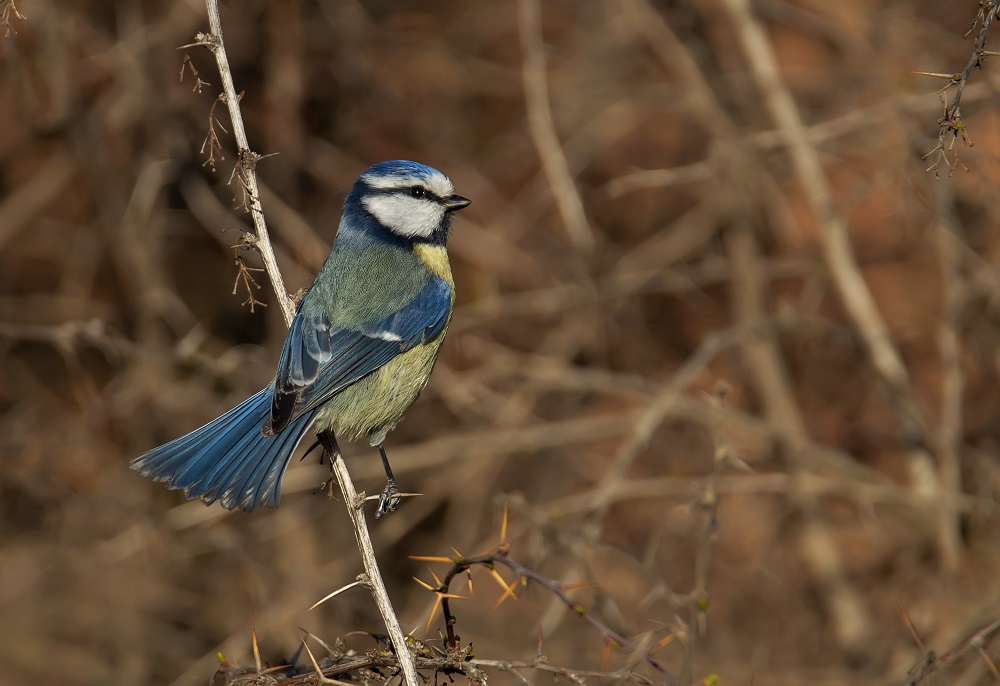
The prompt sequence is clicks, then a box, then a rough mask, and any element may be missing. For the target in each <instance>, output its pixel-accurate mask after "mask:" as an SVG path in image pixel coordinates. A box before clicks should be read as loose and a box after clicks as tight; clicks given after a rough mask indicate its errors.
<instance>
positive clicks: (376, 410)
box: [130, 160, 471, 518]
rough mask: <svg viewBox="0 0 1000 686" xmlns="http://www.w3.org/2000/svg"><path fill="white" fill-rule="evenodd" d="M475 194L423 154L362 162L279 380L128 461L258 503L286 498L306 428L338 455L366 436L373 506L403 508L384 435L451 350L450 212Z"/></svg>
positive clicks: (145, 471)
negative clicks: (379, 475) (343, 445)
mask: <svg viewBox="0 0 1000 686" xmlns="http://www.w3.org/2000/svg"><path fill="white" fill-rule="evenodd" d="M470 203H471V201H470V200H469V199H467V198H464V197H462V196H460V195H456V194H455V190H454V186H453V185H452V182H451V180H450V179H449V178H448V177H447V176H445V175H444V174H443V173H441V172H440V171H438V170H437V169H434V168H433V167H429V166H427V165H425V164H421V163H419V162H412V161H409V160H388V161H385V162H380V163H378V164H375V165H373V166H371V167H369V168H368V169H367V170H365V171H364V172H363V173H362V174H361V176H360V178H359V179H358V180H357V182H356V183H355V184H354V187H353V189H352V190H351V192H350V193H349V194H348V195H347V198H346V200H345V201H344V211H343V214H342V215H341V219H340V225H339V228H338V229H337V234H336V237H335V239H334V243H333V247H332V249H331V251H330V254H329V256H328V257H327V259H326V261H325V263H324V264H323V266H322V268H321V269H320V270H319V273H318V274H317V275H316V278H315V280H314V281H313V283H312V285H311V286H310V287H309V290H308V291H307V292H306V293H305V295H304V296H303V297H302V299H301V300H300V301H299V303H298V305H297V307H296V310H295V316H294V318H293V319H292V323H291V325H290V326H289V330H288V335H287V337H286V338H285V342H284V345H283V347H282V350H281V355H280V357H279V359H278V368H277V371H276V373H275V376H274V379H273V380H272V381H271V383H269V384H268V385H267V387H266V388H263V389H262V390H260V391H258V392H257V393H255V394H254V395H252V396H251V397H249V398H247V399H246V400H244V401H243V402H242V403H240V404H239V405H237V406H236V407H234V408H233V409H231V410H229V411H228V412H226V413H225V414H223V415H222V416H221V417H218V418H217V419H214V420H212V421H210V422H209V423H207V424H205V425H204V426H202V427H201V428H199V429H195V430H194V431H192V432H191V433H189V434H187V435H185V436H181V437H180V438H177V439H174V440H173V441H170V442H169V443H165V444H164V445H161V446H159V447H157V448H153V449H152V450H150V451H148V452H146V453H143V454H142V455H140V456H139V457H137V458H135V459H133V460H132V461H131V463H130V467H131V468H132V469H134V470H136V471H137V472H139V473H140V474H141V475H143V476H145V477H148V478H150V479H153V480H154V481H160V482H165V483H166V486H167V488H170V489H183V491H184V493H185V495H186V496H187V497H188V498H189V499H195V498H200V499H201V500H203V501H205V503H206V504H209V505H210V504H212V503H214V502H216V501H218V502H219V503H220V504H221V505H222V506H223V507H225V508H226V509H229V510H236V509H241V510H244V511H247V512H249V511H251V510H253V509H254V508H256V507H259V506H267V507H277V505H278V503H279V500H280V491H281V480H282V477H283V476H284V473H285V470H286V468H287V467H288V463H289V461H290V460H291V458H292V454H293V453H294V452H295V449H296V447H297V446H298V445H299V443H300V442H301V441H302V439H303V438H304V437H306V436H307V435H308V434H309V433H310V431H311V432H312V433H314V434H315V437H316V440H317V442H318V443H319V444H321V445H322V446H323V449H324V451H325V454H328V455H330V456H331V457H332V455H333V454H335V453H339V450H340V449H339V447H338V445H337V435H338V434H341V435H343V434H346V435H348V436H350V437H351V438H353V439H359V438H361V437H367V439H368V442H369V444H370V445H371V446H372V447H374V448H377V449H378V452H379V456H380V457H381V459H382V465H383V468H384V469H385V474H386V485H385V488H384V489H383V491H382V494H381V496H380V498H379V502H378V507H377V509H376V512H375V516H376V518H381V517H382V516H384V515H385V514H387V513H388V512H392V511H393V510H395V509H396V508H397V507H398V505H399V502H400V498H401V496H400V492H399V488H398V485H397V482H396V479H395V477H394V476H393V474H392V469H391V467H390V465H389V458H388V456H387V455H386V452H385V441H386V436H387V435H388V434H389V432H390V431H392V430H393V429H394V428H395V426H396V424H397V423H398V422H399V421H400V420H401V419H402V417H403V415H404V413H405V412H406V410H407V409H408V408H409V407H410V405H412V404H413V403H414V402H415V401H416V399H417V396H419V395H420V392H421V391H422V390H423V389H424V387H425V386H426V384H427V381H428V378H429V377H430V374H431V370H432V369H433V368H434V364H435V362H436V361H437V357H438V353H439V352H440V350H441V344H442V342H443V341H444V337H445V333H446V332H447V330H448V325H449V323H450V322H451V315H452V311H453V309H454V304H455V281H454V278H453V277H452V272H451V265H450V262H449V259H448V253H447V238H448V233H449V231H450V229H451V226H452V221H453V217H454V213H455V212H456V211H458V210H461V209H462V208H464V207H467V206H468V205H469V204H470ZM313 447H315V445H314V446H313Z"/></svg>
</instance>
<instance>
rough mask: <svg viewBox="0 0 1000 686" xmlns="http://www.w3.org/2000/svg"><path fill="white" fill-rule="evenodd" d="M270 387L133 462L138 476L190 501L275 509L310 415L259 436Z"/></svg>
mask: <svg viewBox="0 0 1000 686" xmlns="http://www.w3.org/2000/svg"><path fill="white" fill-rule="evenodd" d="M271 395H272V392H271V387H270V386H269V387H267V388H265V389H263V390H262V391H260V392H258V393H257V394H255V395H253V396H251V397H250V398H247V399H246V400H244V401H243V402H242V403H240V404H239V405H237V406H236V407H234V408H233V409H232V410H230V411H229V412H227V413H226V414H224V415H222V416H221V417H219V418H218V419H214V420H212V421H211V422H209V423H208V424H206V425H205V426H203V427H201V428H200V429H195V430H194V431H192V432H191V433H189V434H187V435H186V436H181V437H180V438H177V439H175V440H173V441H171V442H170V443H167V444H165V445H161V446H160V447H158V448H154V449H153V450H150V451H149V452H147V453H144V454H143V455H140V456H139V457H137V458H135V459H134V460H132V462H131V464H130V466H131V467H132V469H134V470H136V471H137V472H139V473H140V474H142V475H143V476H146V477H149V478H150V479H153V480H155V481H165V482H166V483H167V487H168V488H173V489H184V494H185V495H187V497H189V498H201V499H202V500H204V501H205V502H206V503H209V504H211V503H213V502H215V501H216V500H219V501H221V503H222V506H223V507H225V508H226V509H229V510H235V509H236V508H240V509H242V510H246V511H247V512H249V511H250V510H252V509H253V508H255V507H258V506H260V505H267V506H268V507H276V506H277V505H278V501H279V499H280V497H281V479H282V477H283V476H284V474H285V469H286V468H287V467H288V462H289V460H291V458H292V453H294V452H295V448H296V447H297V446H298V444H299V441H300V440H301V439H302V436H303V435H304V434H305V432H306V430H307V429H308V428H309V424H310V423H311V422H312V419H313V415H314V414H315V412H308V413H306V414H304V415H303V416H301V417H298V418H297V419H296V420H295V421H293V422H292V423H291V424H289V425H288V426H286V427H285V428H284V430H282V431H281V432H280V433H279V434H277V435H272V436H266V437H265V436H262V435H261V428H262V427H263V426H264V422H266V421H267V419H268V417H270V415H271Z"/></svg>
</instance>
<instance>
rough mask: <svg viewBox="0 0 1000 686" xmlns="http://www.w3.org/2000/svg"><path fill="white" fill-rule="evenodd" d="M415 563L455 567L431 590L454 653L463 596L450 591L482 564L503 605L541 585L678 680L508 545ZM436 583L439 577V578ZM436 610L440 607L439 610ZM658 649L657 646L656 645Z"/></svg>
mask: <svg viewBox="0 0 1000 686" xmlns="http://www.w3.org/2000/svg"><path fill="white" fill-rule="evenodd" d="M413 559H415V560H424V561H428V562H450V563H451V565H452V566H451V568H450V569H449V570H448V572H447V573H446V574H445V575H444V578H443V579H441V580H440V581H439V582H438V584H437V586H434V587H429V588H430V589H431V590H432V591H433V592H434V593H435V594H436V595H437V600H438V601H439V604H440V605H441V611H442V612H443V614H444V620H445V631H446V638H445V647H446V648H448V649H449V650H451V651H459V640H460V639H459V637H458V635H457V634H456V633H455V624H456V622H457V621H458V620H457V618H456V617H455V615H454V614H452V612H451V603H450V601H451V600H452V599H453V598H460V597H461V596H458V595H455V594H453V593H450V592H449V588H450V587H451V584H452V582H453V581H454V579H455V577H456V576H458V575H460V574H465V573H467V572H469V571H470V570H471V569H472V568H473V567H474V566H476V565H481V566H483V567H485V568H486V569H488V570H490V573H491V574H492V575H493V576H494V578H496V579H497V581H498V582H499V583H501V585H502V586H503V587H504V593H503V595H502V596H501V598H500V601H498V603H499V602H502V601H503V600H505V599H506V598H508V597H513V596H514V590H515V589H516V588H517V587H518V586H527V584H528V582H529V581H530V582H532V583H534V584H536V585H538V586H541V587H542V588H544V589H545V590H547V591H548V592H549V593H551V594H552V595H554V596H555V597H556V598H558V599H559V600H560V601H561V602H562V603H563V604H564V605H565V606H566V607H567V608H568V609H569V610H570V611H571V612H573V613H574V614H576V615H577V616H579V617H580V618H581V619H582V620H583V621H584V622H586V623H587V624H589V625H590V626H591V627H593V628H594V629H596V630H597V631H598V632H599V633H600V634H601V635H602V636H603V637H604V639H605V641H606V642H607V643H608V644H611V645H618V646H620V647H622V648H624V649H626V650H629V651H630V652H632V653H633V654H637V655H641V656H642V658H643V660H644V661H645V662H646V663H647V664H649V665H650V666H651V667H652V668H653V669H655V670H656V671H657V672H659V673H661V674H663V675H664V676H665V677H666V678H667V680H668V681H669V682H671V683H674V682H676V677H675V676H674V675H673V674H671V673H670V672H668V671H667V670H666V669H665V668H664V667H663V666H662V665H661V664H660V663H659V662H657V661H656V659H654V658H653V657H652V656H651V655H650V654H649V651H650V649H649V648H645V649H644V648H642V647H640V646H639V645H637V644H636V643H635V642H634V641H632V640H631V639H629V638H626V637H624V636H622V635H621V634H619V633H618V632H616V631H615V630H614V629H612V628H610V627H609V626H607V625H605V624H604V623H603V622H601V621H600V620H599V619H597V618H596V617H595V616H594V615H592V614H590V613H589V612H587V610H586V608H585V607H583V605H581V604H580V603H577V602H575V601H574V600H573V599H572V598H570V597H569V596H568V595H567V593H566V591H567V589H566V588H565V587H563V585H562V584H560V583H559V582H557V581H555V580H553V579H549V578H548V577H545V576H543V575H541V574H539V573H538V572H536V571H535V570H533V569H531V568H530V567H527V566H525V565H523V564H521V563H520V562H518V561H517V560H514V559H512V558H511V557H510V545H509V544H507V543H503V544H501V545H500V546H499V547H498V548H496V549H495V550H493V551H491V552H488V553H484V554H482V555H475V556H472V557H463V556H461V555H459V556H456V557H454V558H442V557H419V556H415V557H414V558H413ZM497 565H501V566H504V567H506V568H507V569H509V570H510V571H512V572H513V573H514V574H515V576H516V578H515V579H514V581H513V582H511V583H509V584H508V583H507V582H506V581H504V580H503V578H502V577H501V576H500V575H499V573H498V572H497V571H496V567H497ZM435 581H438V580H437V577H436V576H435ZM435 609H436V608H435ZM654 647H655V646H654Z"/></svg>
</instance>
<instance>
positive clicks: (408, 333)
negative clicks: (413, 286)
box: [264, 276, 451, 434]
mask: <svg viewBox="0 0 1000 686" xmlns="http://www.w3.org/2000/svg"><path fill="white" fill-rule="evenodd" d="M450 310H451V287H450V286H449V285H448V284H447V283H446V282H445V281H444V280H443V279H440V278H438V277H436V276H435V277H432V278H431V279H430V280H429V281H428V282H427V284H426V285H425V286H424V287H423V289H422V290H421V291H420V292H419V293H418V294H417V295H416V297H415V298H414V299H413V300H412V301H410V303H409V304H408V305H406V306H405V307H403V308H401V309H400V310H398V311H397V312H394V313H393V314H391V315H389V316H387V317H384V318H382V319H379V320H375V321H372V322H367V323H365V324H363V325H361V326H358V327H352V328H348V327H336V326H334V325H333V324H332V323H331V322H330V320H329V318H328V317H327V315H326V314H325V313H323V312H320V313H319V314H306V313H304V312H303V311H302V308H301V307H300V309H299V313H298V314H297V315H296V316H295V319H294V320H293V321H292V326H291V329H290V330H289V332H288V338H286V339H285V347H284V348H283V349H282V351H281V359H280V360H279V361H278V373H277V377H276V378H275V391H274V399H273V403H272V405H271V421H270V424H269V425H267V426H265V430H264V431H265V434H268V433H277V432H279V431H281V430H282V429H284V427H285V426H287V425H288V424H289V423H291V422H294V421H295V420H296V419H297V418H298V417H300V416H301V415H302V414H303V413H307V412H310V411H311V410H314V409H315V408H317V407H318V406H320V405H322V404H323V403H324V402H326V401H327V400H329V399H330V398H332V397H333V396H334V395H336V394H337V393H339V392H340V391H342V390H343V389H344V388H346V387H347V386H350V385H351V384H353V383H354V382H356V381H357V380H358V379H361V378H362V377H364V376H366V375H368V374H370V373H372V372H373V371H375V370H376V369H378V368H379V367H381V366H382V365H384V364H385V363H387V362H388V361H389V360H391V359H392V358H394V357H396V356H397V355H399V354H401V353H404V352H406V351H407V350H409V349H410V348H412V347H413V346H415V345H417V344H419V343H423V342H424V341H428V340H431V339H433V338H434V337H436V336H437V335H438V334H440V333H441V331H442V330H443V329H444V327H445V324H447V322H448V313H449V311H450Z"/></svg>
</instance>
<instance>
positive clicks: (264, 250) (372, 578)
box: [196, 0, 420, 686]
mask: <svg viewBox="0 0 1000 686" xmlns="http://www.w3.org/2000/svg"><path fill="white" fill-rule="evenodd" d="M205 7H206V9H207V10H208V21H209V26H210V27H211V30H212V32H211V34H209V35H205V34H203V33H199V34H198V35H197V36H196V39H197V41H198V42H197V43H196V44H200V45H205V46H206V47H208V49H209V50H211V51H212V54H213V55H215V61H216V64H217V65H218V68H219V74H220V76H221V77H222V87H223V97H224V99H225V101H226V105H227V107H228V108H229V116H230V119H231V120H232V124H233V135H234V137H235V138H236V145H237V148H238V149H239V153H238V161H237V165H236V170H234V173H235V174H238V176H239V179H240V183H241V184H242V185H243V189H244V192H245V194H246V197H247V199H248V202H247V206H248V208H249V210H250V216H251V217H252V218H253V224H254V228H255V229H256V231H257V237H256V241H255V244H256V247H257V249H258V250H259V251H260V255H261V257H262V258H263V260H264V268H265V269H266V270H267V275H268V277H269V278H270V280H271V285H272V286H273V287H274V292H275V294H276V295H277V297H278V303H279V305H280V306H281V312H282V314H283V315H284V318H285V324H286V326H287V325H290V324H291V323H292V318H293V317H294V316H295V308H294V306H293V304H292V300H291V298H289V297H288V291H287V290H286V289H285V283H284V280H283V279H282V278H281V272H280V270H279V269H278V262H277V260H276V259H275V257H274V250H273V249H272V248H271V240H270V238H269V236H268V233H267V225H266V224H265V222H264V213H263V211H262V209H261V205H260V190H259V188H258V186H257V175H256V173H255V167H256V165H257V162H258V161H259V160H260V159H261V156H260V155H258V154H257V153H255V152H253V151H252V150H250V146H249V144H248V142H247V136H246V129H245V128H244V126H243V117H242V115H241V114H240V104H239V101H240V98H239V96H238V95H237V94H236V89H235V87H234V86H233V77H232V72H231V71H230V69H229V59H228V57H227V56H226V49H225V46H224V44H223V42H222V21H221V19H220V18H219V5H218V2H217V0H205ZM330 459H331V461H332V462H331V469H332V471H333V472H334V474H335V475H336V477H337V481H338V483H339V484H340V490H341V493H343V495H344V503H345V504H346V505H347V511H348V514H349V515H350V517H351V522H352V523H353V525H354V535H355V537H356V538H357V542H358V548H359V550H360V551H361V557H362V562H363V563H364V568H365V583H364V585H365V586H366V587H367V588H368V589H369V591H371V594H372V597H373V598H374V600H375V604H376V605H377V606H378V609H379V612H380V613H381V615H382V620H383V622H384V623H385V627H386V629H387V630H388V632H389V637H390V639H391V640H392V644H393V647H394V648H395V651H396V657H397V659H398V660H399V666H400V668H401V669H402V672H403V677H404V682H405V683H406V684H407V686H420V680H419V678H418V676H417V671H416V667H415V666H414V664H413V658H412V656H411V655H410V650H409V647H408V646H407V643H406V637H405V636H404V634H403V630H402V629H401V628H400V626H399V619H397V617H396V613H395V611H394V610H393V608H392V601H391V600H390V599H389V593H388V592H387V591H386V588H385V582H384V581H383V580H382V576H381V574H380V573H379V569H378V563H377V562H376V560H375V553H374V548H373V546H372V541H371V534H370V533H369V531H368V526H367V522H366V521H365V516H364V510H363V509H362V507H363V501H364V499H363V498H361V497H359V496H358V493H357V491H356V489H355V488H354V483H353V481H352V480H351V476H350V473H348V471H347V465H346V464H345V463H344V458H343V455H341V454H340V451H339V450H338V451H336V453H335V454H333V455H331V456H330Z"/></svg>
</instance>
